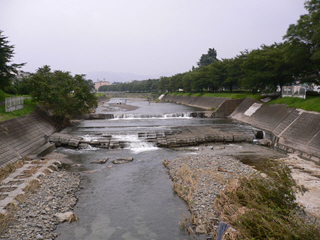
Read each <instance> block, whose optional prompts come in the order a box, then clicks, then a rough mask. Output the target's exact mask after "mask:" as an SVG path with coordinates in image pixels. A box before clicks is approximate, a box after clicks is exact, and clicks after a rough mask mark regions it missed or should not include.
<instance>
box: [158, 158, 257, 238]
mask: <svg viewBox="0 0 320 240" xmlns="http://www.w3.org/2000/svg"><path fill="white" fill-rule="evenodd" d="M164 165H165V166H166V167H167V168H168V169H169V174H170V176H171V178H172V181H173V188H174V191H175V192H176V193H177V194H178V195H179V196H180V197H181V198H182V199H183V200H184V201H185V202H186V203H187V204H188V205H189V208H190V212H191V218H190V219H185V220H183V221H182V222H181V223H180V224H181V225H182V227H184V228H186V229H187V230H188V232H189V233H190V234H193V233H206V234H208V235H214V232H215V230H216V228H217V226H218V224H219V215H218V213H217V212H216V210H215V209H214V207H213V202H214V199H215V197H216V196H217V195H218V194H219V193H220V191H221V190H222V189H224V188H225V186H226V185H225V184H226V182H227V181H228V180H229V179H231V178H236V177H239V176H249V175H250V174H252V173H253V172H254V171H255V170H254V169H253V168H252V167H250V166H248V165H245V164H243V163H241V162H240V161H239V160H238V159H236V158H235V157H233V156H228V155H216V154H213V153H205V154H199V155H192V156H187V157H179V158H176V159H174V160H173V161H170V162H169V161H165V162H164Z"/></svg>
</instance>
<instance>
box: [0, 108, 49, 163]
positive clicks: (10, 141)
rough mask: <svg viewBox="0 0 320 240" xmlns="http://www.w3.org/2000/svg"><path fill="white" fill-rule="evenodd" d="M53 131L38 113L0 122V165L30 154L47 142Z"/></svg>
mask: <svg viewBox="0 0 320 240" xmlns="http://www.w3.org/2000/svg"><path fill="white" fill-rule="evenodd" d="M54 131H55V130H54V127H53V126H52V125H51V124H50V122H49V121H48V120H47V119H46V118H45V117H44V116H42V115H40V114H38V113H31V114H29V115H27V116H24V117H19V118H15V119H11V120H7V121H3V122H0V166H1V167H4V166H6V165H7V164H9V163H14V162H16V161H18V160H19V159H21V158H23V157H25V156H27V155H29V154H32V153H33V151H35V150H36V149H38V148H40V147H41V146H43V145H44V144H45V143H47V142H48V139H49V136H50V135H51V134H52V133H54Z"/></svg>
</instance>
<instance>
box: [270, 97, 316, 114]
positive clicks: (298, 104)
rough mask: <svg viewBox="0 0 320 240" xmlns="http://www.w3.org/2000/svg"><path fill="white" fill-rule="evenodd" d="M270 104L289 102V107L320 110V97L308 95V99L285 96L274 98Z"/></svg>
mask: <svg viewBox="0 0 320 240" xmlns="http://www.w3.org/2000/svg"><path fill="white" fill-rule="evenodd" d="M268 104H287V105H288V107H293V108H300V109H304V110H306V111H315V112H320V97H307V99H301V98H291V97H284V98H278V99H276V100H272V101H270V102H268Z"/></svg>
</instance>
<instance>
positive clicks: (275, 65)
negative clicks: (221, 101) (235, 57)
mask: <svg viewBox="0 0 320 240" xmlns="http://www.w3.org/2000/svg"><path fill="white" fill-rule="evenodd" d="M285 46H286V45H285V44H277V43H275V44H273V45H271V46H266V45H262V46H261V48H259V49H255V50H253V51H251V52H250V53H248V54H247V56H246V59H245V61H244V62H243V64H242V65H241V66H242V71H243V72H244V74H245V75H244V78H243V79H242V83H243V85H244V87H245V88H247V89H250V90H252V91H253V92H254V93H256V92H258V91H261V92H266V91H275V90H276V89H277V87H278V86H280V87H282V86H283V85H286V84H291V83H293V82H294V78H293V74H292V68H293V66H292V64H291V63H290V62H288V61H286V59H285V57H284V51H285V50H284V49H285Z"/></svg>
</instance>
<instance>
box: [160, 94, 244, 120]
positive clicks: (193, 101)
mask: <svg viewBox="0 0 320 240" xmlns="http://www.w3.org/2000/svg"><path fill="white" fill-rule="evenodd" d="M162 100H163V101H166V102H174V103H180V104H184V105H188V106H192V107H198V108H203V109H206V110H212V111H214V112H213V115H212V117H225V116H229V115H230V114H231V113H232V112H233V111H234V110H235V109H236V108H237V107H238V106H239V104H240V103H241V102H242V101H243V99H231V98H214V97H193V96H182V95H165V96H164V97H163V98H162Z"/></svg>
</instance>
